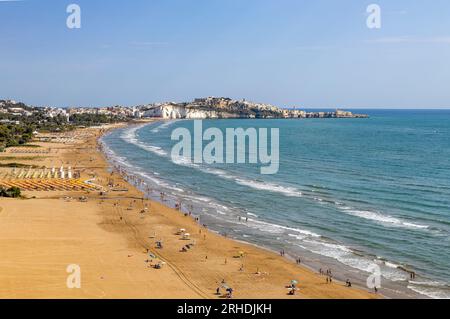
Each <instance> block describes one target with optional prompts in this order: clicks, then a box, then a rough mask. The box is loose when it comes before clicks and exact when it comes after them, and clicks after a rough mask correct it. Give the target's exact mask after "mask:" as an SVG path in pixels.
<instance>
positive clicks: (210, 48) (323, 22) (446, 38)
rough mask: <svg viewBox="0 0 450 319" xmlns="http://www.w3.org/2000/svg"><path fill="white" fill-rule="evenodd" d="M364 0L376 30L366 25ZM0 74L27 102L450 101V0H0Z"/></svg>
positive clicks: (0, 89)
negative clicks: (375, 13) (71, 18)
mask: <svg viewBox="0 0 450 319" xmlns="http://www.w3.org/2000/svg"><path fill="white" fill-rule="evenodd" d="M71 3H77V4H78V5H80V7H81V21H82V22H81V23H82V27H81V29H78V30H70V29H68V28H67V27H66V19H67V16H68V13H66V7H67V6H68V5H69V4H71ZM371 3H377V4H379V5H380V7H381V9H382V12H381V14H382V15H381V17H382V27H381V29H369V28H367V26H366V19H367V13H366V8H367V6H368V5H369V4H371ZM0 74H1V76H0V98H13V99H16V100H21V101H24V102H27V103H30V104H34V105H54V106H77V105H81V106H104V105H115V104H122V105H135V104H143V103H150V102H157V101H185V100H191V99H193V98H195V97H202V96H228V97H232V98H237V99H240V98H247V99H249V100H253V101H258V102H267V103H272V104H275V105H278V106H281V107H291V106H298V107H305V108H306V107H307V108H323V107H327V108H328V107H345V108H377V107H382V108H445V107H446V108H449V107H450V89H449V87H450V2H449V1H448V0H433V1H425V0H383V1H377V0H372V1H359V0H341V1H336V0H314V1H313V0H128V1H125V0H109V1H105V0H71V1H65V0H53V1H51V0H23V1H5V0H3V1H0Z"/></svg>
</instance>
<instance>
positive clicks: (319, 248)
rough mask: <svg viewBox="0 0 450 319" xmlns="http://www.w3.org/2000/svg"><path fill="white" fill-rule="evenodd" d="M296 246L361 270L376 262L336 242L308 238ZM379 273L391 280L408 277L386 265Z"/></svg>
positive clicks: (401, 279) (364, 270)
mask: <svg viewBox="0 0 450 319" xmlns="http://www.w3.org/2000/svg"><path fill="white" fill-rule="evenodd" d="M298 246H300V247H302V248H303V249H306V250H309V251H311V252H313V253H315V254H318V255H322V256H326V257H329V258H333V259H335V260H337V261H339V262H340V263H342V264H344V265H346V266H350V267H352V268H355V269H358V270H361V271H363V272H369V269H370V268H371V267H372V266H373V264H375V263H377V261H373V260H370V259H369V258H366V257H363V256H358V255H356V254H355V253H354V252H353V250H352V249H350V248H349V247H347V246H345V245H342V244H338V243H330V242H325V241H323V240H315V239H310V238H309V239H305V240H303V241H302V242H301V243H298ZM380 266H382V265H380ZM381 275H382V276H383V277H384V278H386V279H389V280H392V281H405V280H406V279H407V278H408V275H407V274H405V273H404V272H403V271H401V270H398V269H394V268H387V267H382V269H381Z"/></svg>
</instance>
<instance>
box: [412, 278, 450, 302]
mask: <svg viewBox="0 0 450 319" xmlns="http://www.w3.org/2000/svg"><path fill="white" fill-rule="evenodd" d="M407 287H408V289H411V290H412V291H415V292H417V293H419V294H421V295H424V296H427V297H429V298H432V299H450V286H449V285H448V284H446V283H442V282H436V281H422V282H417V281H410V282H409V285H408V286H407Z"/></svg>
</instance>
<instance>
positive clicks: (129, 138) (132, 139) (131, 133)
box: [121, 126, 167, 157]
mask: <svg viewBox="0 0 450 319" xmlns="http://www.w3.org/2000/svg"><path fill="white" fill-rule="evenodd" d="M141 127H142V126H136V127H133V128H131V129H129V130H126V131H124V132H123V133H122V135H121V138H122V139H123V140H124V141H125V142H128V143H130V144H133V145H135V146H137V147H139V148H141V149H143V150H145V151H149V152H152V153H154V154H156V155H159V156H162V157H164V156H166V155H167V152H166V151H164V150H163V149H162V148H161V147H159V146H154V145H149V144H146V143H143V142H141V141H139V139H138V138H137V136H136V131H137V130H138V129H140V128H141Z"/></svg>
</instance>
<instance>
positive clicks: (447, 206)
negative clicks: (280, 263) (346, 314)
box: [103, 110, 450, 298]
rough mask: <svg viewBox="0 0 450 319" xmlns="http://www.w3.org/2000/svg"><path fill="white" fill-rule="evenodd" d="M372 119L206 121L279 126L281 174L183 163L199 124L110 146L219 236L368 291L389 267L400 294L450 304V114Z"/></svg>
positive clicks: (387, 278) (390, 291)
mask: <svg viewBox="0 0 450 319" xmlns="http://www.w3.org/2000/svg"><path fill="white" fill-rule="evenodd" d="M361 112H365V113H368V114H369V115H370V118H369V119H293V120H205V121H203V126H204V128H205V129H206V128H208V127H217V128H220V129H222V130H223V131H224V132H225V129H226V128H230V127H232V128H236V127H243V128H248V127H255V128H271V127H276V128H279V129H280V169H279V172H278V173H277V174H275V175H261V174H260V170H259V168H260V165H254V164H252V165H250V164H239V165H238V164H233V165H227V164H220V165H219V164H215V165H213V166H210V165H206V164H193V163H190V162H187V161H185V162H182V163H180V162H177V163H174V161H172V160H171V157H170V152H171V148H172V146H173V145H174V144H175V143H176V142H174V141H172V140H171V139H170V136H171V133H172V131H173V130H174V129H175V128H177V127H185V128H188V129H190V130H192V128H193V121H188V120H180V121H168V122H157V123H152V124H148V125H144V126H134V127H128V128H126V129H119V130H115V131H113V132H112V133H110V134H108V135H107V136H105V137H104V138H103V143H104V146H105V150H106V152H107V154H108V155H109V158H110V160H111V162H112V163H114V164H115V165H116V166H121V167H122V168H124V169H126V170H128V171H129V172H130V173H132V174H135V175H138V176H140V178H142V179H143V180H145V182H146V184H147V187H148V188H149V194H148V195H149V196H150V197H154V198H158V196H159V192H160V191H164V192H165V193H166V194H168V198H169V199H171V203H174V202H176V201H178V200H180V201H181V202H182V203H183V207H185V209H189V210H192V211H193V213H194V214H195V215H197V216H199V217H200V219H201V222H202V223H205V224H207V225H208V226H209V227H210V228H211V229H213V230H216V231H218V232H220V233H226V234H227V235H228V236H230V237H234V238H237V239H240V240H245V241H247V242H251V243H254V244H258V245H261V246H264V247H267V248H270V249H273V250H277V251H278V250H280V249H284V250H285V251H286V254H288V255H290V256H292V257H297V256H300V258H301V259H302V262H303V263H305V264H306V265H308V266H310V267H312V268H314V269H315V270H317V269H318V268H319V267H322V268H331V269H333V272H334V274H335V276H336V277H337V278H338V279H341V280H346V279H347V278H350V279H351V280H353V281H354V282H355V283H358V284H360V285H365V281H366V278H367V276H368V275H369V273H368V272H367V270H368V268H369V267H370V266H371V265H373V264H377V265H379V266H380V268H381V272H382V282H381V284H382V289H381V292H384V293H385V294H386V295H388V296H392V297H399V296H401V297H405V296H410V297H432V298H448V297H450V284H449V283H450V274H449V268H450V249H449V247H450V111H437V110H436V111H413V110H407V111H406V110H405V111H394V110H377V111H374V110H373V111H367V110H365V111H361ZM205 144H206V143H205ZM246 219H248V220H247V221H246ZM402 268H405V269H408V270H411V271H414V272H416V273H417V276H416V278H415V279H414V280H411V278H410V275H409V273H407V272H405V271H404V270H402Z"/></svg>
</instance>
